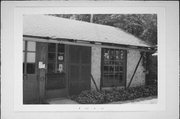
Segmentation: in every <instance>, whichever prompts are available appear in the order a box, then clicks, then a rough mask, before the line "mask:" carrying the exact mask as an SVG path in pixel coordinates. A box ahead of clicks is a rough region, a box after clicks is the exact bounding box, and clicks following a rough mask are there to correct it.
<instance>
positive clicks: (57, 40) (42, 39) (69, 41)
mask: <svg viewBox="0 0 180 119" xmlns="http://www.w3.org/2000/svg"><path fill="white" fill-rule="evenodd" d="M23 40H26V41H34V42H46V43H60V44H68V45H79V46H87V47H96V46H98V47H101V48H113V49H124V50H131V49H133V50H138V51H144V52H154V50H152V49H148V48H142V49H140V48H137V47H133V46H130V45H117V44H112V43H99V42H97V43H96V42H92V41H88V43H87V42H86V43H82V42H77V41H78V40H73V39H67V40H66V39H65V40H64V39H60V38H54V39H51V38H49V37H39V36H37V37H36V36H27V35H23ZM81 41H82V40H81Z"/></svg>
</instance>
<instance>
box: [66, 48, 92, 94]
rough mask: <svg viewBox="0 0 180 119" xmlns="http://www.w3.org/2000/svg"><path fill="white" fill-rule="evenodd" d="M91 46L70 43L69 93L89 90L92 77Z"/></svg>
mask: <svg viewBox="0 0 180 119" xmlns="http://www.w3.org/2000/svg"><path fill="white" fill-rule="evenodd" d="M90 73H91V47H85V46H77V45H70V46H69V62H68V79H69V95H76V94H79V93H80V92H81V91H83V90H89V89H90V84H91V79H90Z"/></svg>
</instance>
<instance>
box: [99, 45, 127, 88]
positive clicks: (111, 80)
mask: <svg viewBox="0 0 180 119" xmlns="http://www.w3.org/2000/svg"><path fill="white" fill-rule="evenodd" d="M125 69H126V51H125V50H121V49H107V48H103V49H102V84H103V86H104V87H106V86H122V85H124V83H125V73H126V71H125Z"/></svg>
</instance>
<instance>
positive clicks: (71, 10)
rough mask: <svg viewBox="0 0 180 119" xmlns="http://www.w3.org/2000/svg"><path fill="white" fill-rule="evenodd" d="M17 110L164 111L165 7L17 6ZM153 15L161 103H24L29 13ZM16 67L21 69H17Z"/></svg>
mask: <svg viewBox="0 0 180 119" xmlns="http://www.w3.org/2000/svg"><path fill="white" fill-rule="evenodd" d="M14 11H15V12H14V41H15V42H14V54H16V57H15V60H14V67H16V68H14V72H15V75H14V78H15V82H14V87H15V88H14V94H15V95H14V110H16V111H158V110H165V80H164V79H165V78H166V77H165V75H162V74H165V68H164V67H163V66H165V52H164V51H165V40H164V39H165V10H164V8H162V7H153V8H152V7H42V8H41V7H38V8H33V7H28V8H27V7H17V8H15V10H14ZM88 13H89V14H90V13H91V14H112V13H114V14H128V13H129V14H132V13H134V14H146V13H147V14H148V13H149V14H151V13H156V14H157V15H158V52H159V53H158V61H161V62H158V65H159V66H158V72H159V74H160V75H158V79H159V80H158V103H157V104H121V105H118V104H116V105H111V104H109V105H107V104H104V105H72V104H70V105H67V104H66V105H63V104H62V105H23V104H22V102H23V100H22V99H23V97H22V96H23V94H22V87H23V86H22V84H23V83H22V68H21V67H22V44H23V43H22V23H23V21H22V16H23V15H28V14H88ZM17 67H18V69H19V70H17Z"/></svg>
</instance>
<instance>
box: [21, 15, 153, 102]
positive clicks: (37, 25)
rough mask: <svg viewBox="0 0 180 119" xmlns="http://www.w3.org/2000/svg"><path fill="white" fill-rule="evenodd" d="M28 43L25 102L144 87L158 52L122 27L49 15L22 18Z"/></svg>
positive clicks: (24, 89) (26, 50)
mask: <svg viewBox="0 0 180 119" xmlns="http://www.w3.org/2000/svg"><path fill="white" fill-rule="evenodd" d="M23 43H24V48H23V56H24V62H23V101H24V103H32V102H36V101H37V102H39V101H42V100H46V99H50V98H60V97H66V96H71V95H75V94H78V93H80V92H81V91H82V90H89V89H91V90H96V89H98V90H99V89H110V88H112V87H117V88H126V87H128V86H140V85H145V77H146V67H145V66H144V62H145V60H146V59H145V58H143V56H144V55H145V54H146V53H147V52H153V51H154V48H153V47H152V46H150V45H148V44H147V43H145V42H143V41H142V40H140V39H138V38H136V37H135V36H133V35H131V34H129V33H126V32H124V31H123V30H121V29H119V28H115V27H111V26H106V25H99V24H94V23H88V22H82V21H76V20H70V19H64V18H59V17H54V16H48V15H25V16H24V17H23Z"/></svg>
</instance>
